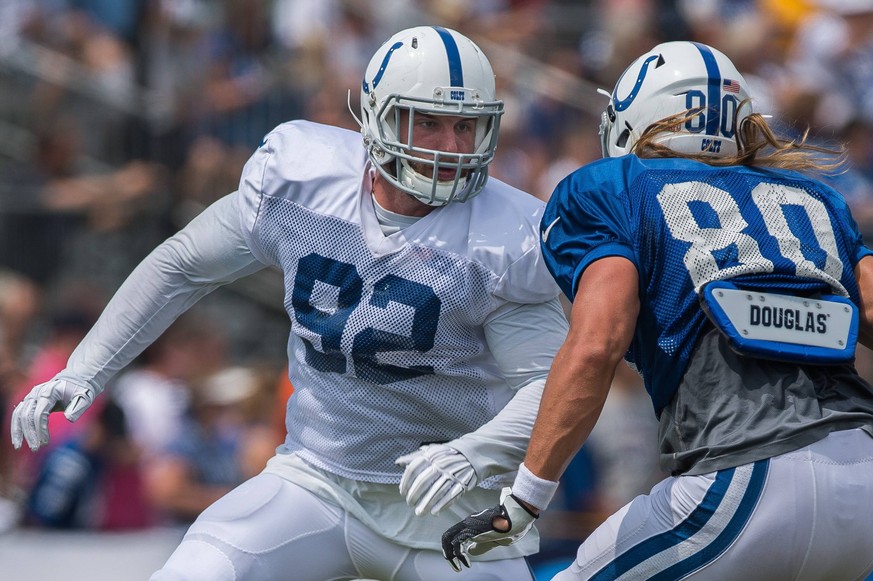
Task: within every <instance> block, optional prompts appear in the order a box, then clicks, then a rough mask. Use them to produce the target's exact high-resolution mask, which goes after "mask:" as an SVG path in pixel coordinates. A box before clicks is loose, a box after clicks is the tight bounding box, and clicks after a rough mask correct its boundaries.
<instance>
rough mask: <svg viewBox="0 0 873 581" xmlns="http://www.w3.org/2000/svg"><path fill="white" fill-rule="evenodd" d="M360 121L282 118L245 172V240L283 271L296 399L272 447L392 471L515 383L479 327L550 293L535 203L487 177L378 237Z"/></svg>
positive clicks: (363, 476)
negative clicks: (473, 192)
mask: <svg viewBox="0 0 873 581" xmlns="http://www.w3.org/2000/svg"><path fill="white" fill-rule="evenodd" d="M372 175H373V172H372V169H371V170H370V171H368V161H367V155H366V152H365V150H364V148H363V147H362V146H361V136H360V134H359V133H355V132H351V131H346V130H343V129H338V128H334V127H328V126H324V125H317V124H314V123H309V122H302V121H295V122H291V123H286V124H283V125H280V126H279V127H277V128H276V129H275V130H274V131H272V132H271V133H270V134H269V135H268V136H267V137H266V138H265V140H264V143H263V144H262V145H261V147H260V148H259V149H258V150H257V152H256V153H255V154H254V155H253V156H252V158H251V159H250V160H249V162H248V163H247V164H246V167H245V169H244V171H243V175H242V179H241V182H240V189H239V195H238V198H237V199H238V202H239V204H240V211H241V220H242V229H243V236H244V238H245V240H246V243H247V244H248V246H249V249H250V250H251V252H252V253H253V254H254V255H255V256H256V257H257V258H258V259H259V260H260V261H261V262H263V263H264V264H267V265H271V266H275V267H278V268H279V269H281V270H282V271H283V272H284V280H285V307H286V309H287V312H288V315H289V317H290V320H291V334H290V339H289V343H288V355H289V360H290V361H291V366H290V374H291V382H292V384H293V385H294V389H295V392H294V396H293V397H291V398H290V400H289V402H288V408H287V416H286V425H287V429H288V436H287V439H286V441H285V444H284V449H283V450H282V451H284V452H288V453H290V452H293V453H295V454H296V455H298V456H300V457H302V458H304V459H305V460H306V461H308V462H310V463H311V464H313V465H314V466H317V467H320V468H322V469H324V470H327V471H329V472H332V473H335V474H337V475H340V476H343V477H346V478H352V479H358V480H364V481H368V482H374V483H397V482H399V480H400V476H401V473H402V470H401V469H400V468H399V467H397V466H396V465H395V463H394V462H395V459H396V458H397V457H399V456H401V455H403V454H406V453H409V452H412V451H413V450H415V449H416V448H418V447H419V446H420V445H422V444H424V443H429V442H446V441H448V440H452V439H454V438H457V437H459V436H461V435H463V434H465V433H468V432H471V431H473V430H475V429H477V428H478V427H480V426H481V425H482V424H484V423H485V422H487V421H488V420H489V419H491V418H492V417H493V416H494V415H495V414H496V413H497V412H498V411H499V410H500V409H502V408H503V406H504V405H505V404H506V403H507V402H508V401H509V400H510V398H511V397H512V395H513V388H512V387H511V386H510V385H509V383H508V382H507V380H506V378H505V377H504V376H503V375H502V373H501V371H500V369H499V366H498V363H497V361H495V358H494V357H493V355H492V354H491V352H490V351H489V349H488V347H487V345H486V342H485V334H484V331H483V324H485V323H486V322H488V321H489V320H491V319H492V318H493V317H495V316H496V315H498V314H500V313H501V312H502V310H503V311H505V310H506V309H509V308H513V307H515V306H517V305H518V304H531V303H543V302H546V301H549V300H553V299H555V297H556V296H557V294H558V289H557V287H556V285H555V284H554V282H553V281H552V278H551V276H550V275H549V274H548V272H547V270H546V269H545V265H544V264H543V262H542V258H541V255H540V253H539V251H538V244H539V241H538V225H539V221H540V216H541V212H542V202H540V201H539V200H537V199H536V198H534V197H532V196H529V195H528V194H525V193H523V192H521V191H519V190H516V189H514V188H512V187H510V186H508V185H506V184H504V183H501V182H499V181H498V180H495V179H491V180H489V182H488V185H487V186H486V187H485V189H484V190H483V191H482V193H481V194H480V195H478V196H477V197H475V198H473V199H472V200H470V201H468V202H466V203H462V204H461V203H458V204H450V205H448V206H445V207H441V208H437V209H435V210H434V211H432V212H431V213H430V214H428V215H427V216H425V217H423V218H421V219H420V220H419V221H417V222H416V223H415V224H412V225H410V226H408V227H407V228H405V229H404V230H402V231H400V232H396V233H394V234H391V235H389V236H386V235H384V234H383V232H382V230H381V229H380V226H379V223H378V220H377V218H376V214H375V210H374V208H373V202H372V199H371V196H370V191H371V179H372Z"/></svg>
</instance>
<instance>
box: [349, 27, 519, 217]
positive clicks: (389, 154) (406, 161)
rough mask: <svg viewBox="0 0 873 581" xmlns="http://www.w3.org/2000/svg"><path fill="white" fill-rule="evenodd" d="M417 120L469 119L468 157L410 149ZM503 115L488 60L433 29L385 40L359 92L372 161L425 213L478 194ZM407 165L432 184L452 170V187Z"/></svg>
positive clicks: (449, 33) (462, 40) (463, 41)
mask: <svg viewBox="0 0 873 581" xmlns="http://www.w3.org/2000/svg"><path fill="white" fill-rule="evenodd" d="M401 110H407V111H409V122H408V126H407V127H399V125H400V112H401ZM416 113H427V114H430V115H435V114H436V115H456V116H462V117H471V118H475V119H476V134H475V146H474V150H473V152H472V153H468V154H459V153H457V152H446V151H438V150H433V149H425V148H421V147H416V146H415V145H414V144H412V145H410V141H411V137H412V127H413V122H414V118H415V115H416ZM502 114H503V101H500V100H498V99H497V98H496V97H495V91H494V72H493V71H492V69H491V64H490V63H489V62H488V59H487V58H486V57H485V55H484V54H483V53H482V51H481V50H480V49H479V47H478V46H476V45H475V44H474V43H473V42H472V41H471V40H470V39H469V38H467V37H465V36H464V35H462V34H459V33H458V32H455V31H454V30H449V29H447V28H442V27H439V26H420V27H416V28H410V29H407V30H404V31H401V32H398V33H397V34H395V35H394V36H392V37H391V38H390V39H388V40H387V41H386V42H385V43H384V44H383V45H382V46H381V47H380V48H379V50H377V51H376V54H374V55H373V58H372V59H371V60H370V64H369V65H367V70H366V72H365V74H364V81H363V83H362V85H361V133H362V134H363V136H364V145H365V146H366V148H367V152H368V154H369V156H370V159H371V160H372V162H373V164H374V165H375V166H376V168H378V170H379V172H380V173H381V174H382V176H384V177H385V179H387V180H388V181H389V182H390V183H391V184H393V185H394V186H396V187H398V188H400V189H401V190H403V191H404V192H406V193H408V194H410V195H412V196H414V197H416V198H417V199H419V200H421V201H422V202H424V203H425V204H429V205H431V206H443V205H445V204H448V203H449V202H452V201H459V202H463V201H466V200H468V199H470V198H472V197H473V196H475V195H476V194H478V193H479V192H480V191H481V190H482V188H483V187H484V186H485V182H486V181H487V180H488V164H489V163H491V161H492V159H494V150H495V149H496V147H497V133H498V129H499V125H500V116H501V115H502ZM392 161H393V162H394V165H393V167H392V166H390V165H388V164H389V163H390V162H392ZM410 162H412V163H415V164H416V165H417V166H418V167H419V168H420V167H422V166H425V167H430V168H433V172H432V173H431V176H436V175H437V172H438V171H439V169H446V168H448V169H452V170H454V172H455V173H454V179H450V180H445V181H439V180H435V179H432V178H431V177H427V176H425V175H422V174H421V173H420V172H417V171H415V170H414V169H413V166H412V165H411V163H410Z"/></svg>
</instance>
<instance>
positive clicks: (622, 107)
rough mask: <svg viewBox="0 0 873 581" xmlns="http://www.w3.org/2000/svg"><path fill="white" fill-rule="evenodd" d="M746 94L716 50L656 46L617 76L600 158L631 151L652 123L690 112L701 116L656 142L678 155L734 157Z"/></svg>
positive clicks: (680, 44)
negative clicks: (697, 111) (695, 111)
mask: <svg viewBox="0 0 873 581" xmlns="http://www.w3.org/2000/svg"><path fill="white" fill-rule="evenodd" d="M603 93H604V94H606V92H605V91H603ZM748 98H749V94H748V85H747V84H746V81H745V79H743V76H742V75H741V74H740V73H739V71H737V68H736V67H735V66H734V64H733V63H732V62H731V61H730V59H728V58H727V57H726V56H725V55H724V54H722V53H721V52H719V51H718V50H716V49H714V48H712V47H709V46H707V45H705V44H700V43H697V42H686V41H676V42H665V43H663V44H659V45H658V46H656V47H655V48H653V49H652V50H651V51H649V52H647V53H646V54H644V55H643V56H641V57H639V58H638V59H636V60H635V61H634V62H633V63H632V64H631V65H630V66H629V67H628V68H627V69H626V70H625V71H624V73H622V75H621V77H620V78H619V79H618V82H617V83H616V85H615V89H613V91H612V95H610V100H609V105H608V106H607V107H606V111H605V112H604V113H603V116H602V120H601V123H600V143H601V147H602V148H603V156H604V157H618V156H621V155H625V154H628V153H630V152H631V150H632V148H633V146H634V144H635V143H636V142H637V140H638V139H639V138H640V135H641V134H642V133H643V132H644V131H645V130H646V128H648V127H649V126H650V125H651V124H653V123H655V122H657V121H660V120H662V119H665V118H667V117H670V116H673V115H676V114H681V113H683V112H686V111H694V110H699V111H700V112H699V114H697V115H695V116H694V117H692V118H691V119H689V120H688V121H686V122H685V123H683V124H682V125H681V126H679V127H677V128H676V129H677V130H676V131H675V132H673V131H670V132H664V133H663V134H662V136H661V137H659V138H656V139H655V141H656V142H657V143H659V144H662V145H664V146H666V147H669V148H670V149H672V150H673V151H676V152H678V153H686V154H704V155H709V156H715V157H722V156H730V155H736V153H737V142H736V139H735V135H736V132H737V129H738V128H739V127H741V126H742V123H743V121H744V120H745V119H746V117H748V116H749V114H750V113H751V112H752V109H751V106H750V105H749V102H748V100H747V99H748Z"/></svg>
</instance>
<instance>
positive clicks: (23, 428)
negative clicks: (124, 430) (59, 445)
mask: <svg viewBox="0 0 873 581" xmlns="http://www.w3.org/2000/svg"><path fill="white" fill-rule="evenodd" d="M98 393H99V392H97V391H96V390H95V389H94V388H93V387H92V386H91V385H88V384H81V385H80V384H76V383H73V382H72V381H70V380H69V379H57V378H55V379H52V380H51V381H47V382H45V383H40V384H39V385H37V386H36V387H34V388H33V389H32V390H30V393H28V394H27V395H26V396H25V397H24V399H23V400H21V403H19V404H18V405H17V406H15V410H14V411H13V412H12V445H13V446H14V447H15V449H16V450H17V449H19V448H21V443H22V440H27V444H28V446H30V449H31V450H33V451H34V452H36V451H37V450H38V449H39V448H40V446H44V445H46V444H48V441H49V433H48V418H49V414H50V413H51V412H53V411H61V410H63V411H64V415H65V416H66V418H67V419H68V420H69V421H71V422H75V421H76V420H78V419H79V417H80V416H81V415H82V414H83V413H85V410H86V409H88V408H89V407H91V404H92V403H94V398H95V397H97V395H98Z"/></svg>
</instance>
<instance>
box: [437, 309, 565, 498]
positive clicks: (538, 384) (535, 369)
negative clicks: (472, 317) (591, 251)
mask: <svg viewBox="0 0 873 581" xmlns="http://www.w3.org/2000/svg"><path fill="white" fill-rule="evenodd" d="M567 329H568V324H567V318H566V316H565V315H564V310H563V307H562V306H561V301H560V300H559V299H558V298H557V297H556V298H554V299H552V300H550V301H547V302H545V303H536V304H528V305H519V306H517V307H516V308H514V309H512V310H509V311H507V312H504V313H502V314H501V315H499V316H498V317H496V318H494V319H493V320H492V321H490V322H489V323H488V324H487V325H486V327H485V336H486V339H487V341H488V345H489V347H490V348H491V351H492V352H493V353H494V357H495V358H496V359H497V363H498V365H499V366H500V368H501V370H502V371H503V374H504V376H505V377H506V380H507V382H508V383H509V384H510V386H511V387H512V388H513V389H516V390H517V391H516V393H515V395H514V396H513V398H512V399H511V400H509V403H507V404H506V406H504V408H503V409H502V410H500V412H498V413H497V415H496V416H494V418H492V419H491V421H489V422H487V423H485V424H484V425H482V426H481V427H480V428H479V429H478V430H476V431H474V432H470V433H469V434H465V435H463V436H461V437H460V438H457V439H455V440H452V441H451V442H447V445H448V446H451V447H452V448H454V449H456V450H457V451H459V452H460V453H462V454H463V455H464V456H465V457H466V458H467V460H468V461H469V462H470V464H472V465H473V469H474V470H475V471H476V476H477V477H478V478H479V481H480V482H481V481H482V480H484V479H485V478H488V477H489V476H493V475H495V474H502V473H505V472H509V471H512V470H515V469H516V468H517V467H518V465H519V464H520V463H521V461H522V460H523V459H524V454H525V451H526V450H527V445H528V441H529V440H530V432H531V429H532V428H533V423H534V420H535V419H536V414H537V410H538V409H539V405H540V398H541V397H542V394H543V387H544V386H545V383H546V376H547V375H548V373H549V368H550V367H551V365H552V360H553V359H554V358H555V354H556V353H557V352H558V349H559V348H560V347H561V345H562V344H563V342H564V339H565V338H566V337H567Z"/></svg>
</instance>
